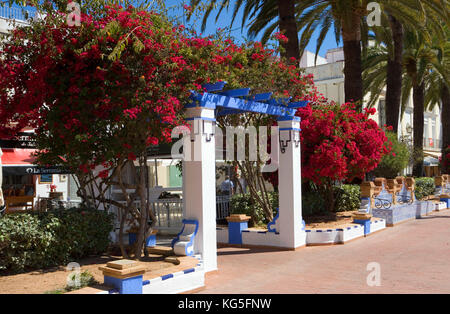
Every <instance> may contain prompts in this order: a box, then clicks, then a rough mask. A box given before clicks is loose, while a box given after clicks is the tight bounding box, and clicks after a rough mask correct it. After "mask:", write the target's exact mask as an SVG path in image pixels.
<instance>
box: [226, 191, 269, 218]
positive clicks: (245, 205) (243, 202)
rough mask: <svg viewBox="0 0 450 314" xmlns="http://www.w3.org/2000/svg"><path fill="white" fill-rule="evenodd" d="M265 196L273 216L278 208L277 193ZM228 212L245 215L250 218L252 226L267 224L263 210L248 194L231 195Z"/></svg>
mask: <svg viewBox="0 0 450 314" xmlns="http://www.w3.org/2000/svg"><path fill="white" fill-rule="evenodd" d="M267 196H268V198H269V202H270V204H271V205H272V209H273V211H274V215H275V214H276V211H277V208H278V193H277V192H269V193H267ZM230 212H231V214H246V215H247V216H250V217H252V219H251V223H252V224H254V225H261V224H268V223H269V221H267V219H266V218H265V215H264V210H263V208H262V207H261V205H260V204H259V203H258V202H256V201H255V200H254V199H253V198H252V196H251V194H250V193H246V194H235V195H233V196H232V197H231V201H230Z"/></svg>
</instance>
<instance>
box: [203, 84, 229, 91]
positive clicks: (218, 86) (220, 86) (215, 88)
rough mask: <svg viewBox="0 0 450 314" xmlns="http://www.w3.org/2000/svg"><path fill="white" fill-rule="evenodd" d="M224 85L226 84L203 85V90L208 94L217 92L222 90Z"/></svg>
mask: <svg viewBox="0 0 450 314" xmlns="http://www.w3.org/2000/svg"><path fill="white" fill-rule="evenodd" d="M226 84H227V82H217V83H213V84H204V85H203V88H205V89H206V91H207V92H208V93H211V92H219V91H221V90H223V88H224V87H225V85H226Z"/></svg>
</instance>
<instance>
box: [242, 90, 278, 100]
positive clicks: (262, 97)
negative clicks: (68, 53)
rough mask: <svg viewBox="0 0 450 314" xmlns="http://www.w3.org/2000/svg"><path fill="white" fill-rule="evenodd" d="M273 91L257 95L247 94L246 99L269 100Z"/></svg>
mask: <svg viewBox="0 0 450 314" xmlns="http://www.w3.org/2000/svg"><path fill="white" fill-rule="evenodd" d="M272 95H273V93H272V92H270V93H264V94H256V95H251V96H247V97H245V99H247V100H252V101H267V100H269V99H270V98H271V97H272Z"/></svg>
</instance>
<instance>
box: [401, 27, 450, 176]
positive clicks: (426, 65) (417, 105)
mask: <svg viewBox="0 0 450 314" xmlns="http://www.w3.org/2000/svg"><path fill="white" fill-rule="evenodd" d="M446 40H448V39H446ZM441 43H442V42H440V41H438V42H436V40H434V41H433V42H430V41H427V40H426V39H425V38H423V35H422V34H421V33H417V32H407V33H406V34H405V48H406V49H405V53H404V56H403V60H404V61H403V64H404V66H405V71H406V74H407V75H406V77H405V80H404V85H403V91H404V96H403V97H402V98H403V103H404V102H405V99H406V95H407V94H408V92H409V91H410V90H411V89H412V93H413V104H414V121H413V125H414V133H413V137H414V153H415V160H414V167H413V174H414V175H415V176H421V175H422V170H423V129H424V110H425V109H426V103H427V99H429V100H428V101H429V102H430V101H431V100H432V99H433V98H434V99H436V96H432V95H431V94H429V95H428V96H427V92H428V93H430V92H429V91H428V90H427V91H426V87H430V86H432V85H433V84H437V85H439V86H440V87H441V89H440V91H439V95H440V96H444V97H445V90H447V91H448V89H446V88H448V82H449V80H448V78H449V76H448V65H449V64H448V61H447V60H446V59H447V58H446V57H445V46H448V43H445V45H442V44H441ZM436 80H440V81H441V83H437V82H436ZM432 90H433V89H432ZM446 101H447V102H448V99H447V100H446ZM447 124H448V122H447Z"/></svg>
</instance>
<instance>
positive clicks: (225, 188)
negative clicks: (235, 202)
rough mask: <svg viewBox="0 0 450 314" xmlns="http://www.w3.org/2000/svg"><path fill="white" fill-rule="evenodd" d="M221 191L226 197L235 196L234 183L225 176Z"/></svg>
mask: <svg viewBox="0 0 450 314" xmlns="http://www.w3.org/2000/svg"><path fill="white" fill-rule="evenodd" d="M220 191H221V192H222V194H224V195H233V191H234V183H233V181H231V180H230V177H229V176H225V181H223V182H222V184H221V185H220Z"/></svg>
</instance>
